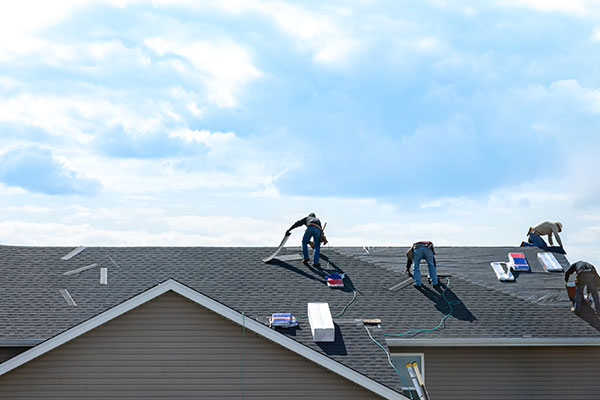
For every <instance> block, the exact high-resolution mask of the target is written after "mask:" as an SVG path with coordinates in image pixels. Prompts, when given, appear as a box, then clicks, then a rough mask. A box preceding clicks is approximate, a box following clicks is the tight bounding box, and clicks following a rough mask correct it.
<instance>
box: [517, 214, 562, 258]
mask: <svg viewBox="0 0 600 400" xmlns="http://www.w3.org/2000/svg"><path fill="white" fill-rule="evenodd" d="M559 232H562V224H561V223H560V222H550V221H544V222H540V223H539V224H537V225H536V226H531V227H529V231H527V242H522V243H521V246H537V247H540V248H542V249H544V250H551V251H557V252H559V253H563V254H564V253H565V251H564V249H563V244H562V240H560V236H559V235H558V233H559ZM542 236H548V242H550V246H548V245H547V244H546V242H545V241H544V239H542ZM553 237H554V238H556V241H557V242H558V246H559V247H551V246H554V242H553V240H552V238H553Z"/></svg>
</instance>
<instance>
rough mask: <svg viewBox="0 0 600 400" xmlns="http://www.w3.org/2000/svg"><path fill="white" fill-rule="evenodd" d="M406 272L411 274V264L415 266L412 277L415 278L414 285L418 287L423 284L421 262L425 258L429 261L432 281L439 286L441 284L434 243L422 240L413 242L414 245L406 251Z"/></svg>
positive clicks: (428, 265)
mask: <svg viewBox="0 0 600 400" xmlns="http://www.w3.org/2000/svg"><path fill="white" fill-rule="evenodd" d="M406 258H407V260H406V272H407V273H408V275H411V274H410V265H411V264H414V266H413V273H412V277H413V280H414V283H413V285H414V286H416V287H417V288H420V287H421V286H423V282H421V271H420V269H419V264H420V263H421V260H422V259H423V258H424V259H425V260H426V261H427V267H428V269H429V279H431V283H432V284H433V286H437V285H438V284H439V280H438V276H437V271H436V261H435V249H434V248H433V243H432V242H428V241H421V242H416V243H413V245H412V246H411V247H410V249H408V251H407V252H406Z"/></svg>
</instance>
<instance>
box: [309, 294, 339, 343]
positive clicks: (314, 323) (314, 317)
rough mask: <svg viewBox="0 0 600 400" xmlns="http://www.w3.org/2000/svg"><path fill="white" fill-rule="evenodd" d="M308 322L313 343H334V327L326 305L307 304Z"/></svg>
mask: <svg viewBox="0 0 600 400" xmlns="http://www.w3.org/2000/svg"><path fill="white" fill-rule="evenodd" d="M308 322H309V323H310V331H311V332H312V336H313V340H314V341H315V342H334V341H335V327H334V326H333V318H331V311H329V304H327V303H308Z"/></svg>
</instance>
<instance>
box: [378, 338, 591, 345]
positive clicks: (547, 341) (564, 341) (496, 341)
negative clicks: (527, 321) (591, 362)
mask: <svg viewBox="0 0 600 400" xmlns="http://www.w3.org/2000/svg"><path fill="white" fill-rule="evenodd" d="M386 343H387V345H388V346H392V347H395V346H399V347H400V346H422V347H477V346H480V347H500V346H502V347H506V346H515V347H517V346H520V347H524V346H529V347H553V346H554V347H556V346H600V338H597V337H589V338H585V337H578V338H562V337H557V338H556V337H555V338H458V339H439V340H438V339H386Z"/></svg>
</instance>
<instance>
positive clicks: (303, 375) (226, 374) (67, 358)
mask: <svg viewBox="0 0 600 400" xmlns="http://www.w3.org/2000/svg"><path fill="white" fill-rule="evenodd" d="M242 354H243V363H242ZM242 368H243V373H242ZM242 378H243V395H244V396H243V397H244V398H245V399H284V398H287V399H322V398H329V399H374V398H379V397H378V396H377V395H375V394H374V393H371V392H370V391H367V390H366V389H364V388H362V387H360V386H358V385H356V384H354V383H352V382H350V381H348V380H346V379H344V378H342V377H340V376H338V375H337V374H334V373H333V372H330V371H328V370H326V369H325V368H323V367H321V366H319V365H317V364H315V363H313V362H311V361H309V360H307V359H305V358H303V357H301V356H299V355H297V354H295V353H293V352H291V351H289V350H287V349H285V348H283V347H281V346H279V345H277V344H275V343H272V342H270V341H268V340H266V339H264V338H262V337H259V336H258V335H256V334H254V333H252V332H249V331H247V330H246V333H245V339H244V340H243V336H242V328H241V327H240V326H238V325H235V324H233V323H231V322H230V321H228V320H226V319H224V318H222V317H221V316H219V315H217V314H215V313H213V312H211V311H209V310H207V309H205V308H203V307H201V306H199V305H197V304H195V303H193V302H190V301H188V300H187V299H185V298H183V297H181V296H179V295H177V294H175V293H171V292H169V293H166V294H164V295H162V296H160V297H158V298H156V299H154V300H152V301H150V302H148V303H146V304H144V305H142V306H140V307H138V308H137V309H135V310H132V311H130V312H128V313H126V314H124V315H122V316H120V317H118V318H115V319H114V320H112V321H109V322H107V323H106V324H104V325H102V326H100V327H98V328H96V329H94V330H93V331H90V332H88V333H86V334H84V335H82V336H80V337H78V338H76V339H74V340H72V341H71V342H69V343H65V344H64V345H62V346H60V347H58V348H56V349H54V350H52V351H50V352H48V353H46V354H44V355H42V356H40V357H38V358H36V359H34V360H32V361H30V362H29V363H26V364H24V365H22V366H20V367H18V368H16V369H15V370H13V371H10V372H9V373H7V374H5V375H4V376H1V377H0V398H11V399H19V398H28V399H38V398H39V399H41V398H44V399H52V398H86V399H96V398H97V399H117V398H124V399H148V398H178V399H184V398H194V399H240V398H241V397H242V390H241V388H242Z"/></svg>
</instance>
